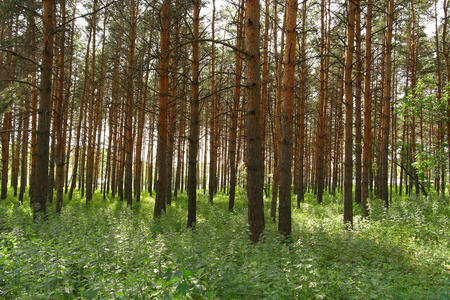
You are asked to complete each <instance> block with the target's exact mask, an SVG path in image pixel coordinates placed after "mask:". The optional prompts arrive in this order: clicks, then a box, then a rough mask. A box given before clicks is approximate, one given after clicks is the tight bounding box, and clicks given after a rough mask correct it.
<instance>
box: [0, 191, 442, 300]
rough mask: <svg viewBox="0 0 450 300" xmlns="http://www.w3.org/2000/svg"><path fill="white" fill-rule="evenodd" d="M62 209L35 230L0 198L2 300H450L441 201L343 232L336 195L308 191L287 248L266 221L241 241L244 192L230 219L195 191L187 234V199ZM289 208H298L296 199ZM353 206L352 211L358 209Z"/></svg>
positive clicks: (23, 212)
mask: <svg viewBox="0 0 450 300" xmlns="http://www.w3.org/2000/svg"><path fill="white" fill-rule="evenodd" d="M76 196H77V197H78V198H75V199H74V200H73V201H72V202H70V203H69V202H67V200H66V202H65V205H64V209H63V212H62V214H61V215H58V214H56V213H54V212H53V211H54V210H52V209H50V211H51V212H50V215H49V219H48V221H46V222H42V221H39V222H36V223H33V221H32V217H31V210H30V208H29V203H27V202H25V205H23V206H19V205H18V203H17V200H16V199H14V198H9V199H7V200H4V201H2V202H0V298H4V299H448V298H449V297H450V223H449V216H450V208H449V206H448V203H446V201H445V200H443V199H440V198H438V197H436V198H433V199H430V198H424V197H414V198H396V199H394V203H393V205H392V207H391V208H390V209H389V211H385V209H384V208H383V206H382V204H381V202H380V201H378V200H372V201H371V202H370V212H371V217H370V218H369V219H362V218H360V217H358V216H357V217H356V218H355V224H354V226H355V229H354V230H353V231H350V232H349V231H346V230H343V229H342V199H341V198H333V197H331V196H326V197H325V199H324V203H323V204H322V205H319V204H317V202H316V201H315V199H314V198H313V196H312V195H309V194H308V195H306V201H305V203H302V206H301V208H300V209H294V208H293V233H292V242H291V243H285V242H284V241H283V240H282V239H281V237H280V236H279V235H278V234H277V230H276V224H275V223H273V222H271V221H269V217H268V215H269V211H268V208H269V207H270V206H269V202H268V201H270V199H266V201H267V202H266V203H265V205H266V212H267V217H266V220H267V221H266V231H265V233H264V235H263V238H262V240H261V242H259V243H257V244H251V243H250V241H249V239H248V234H249V232H248V228H247V210H246V199H245V195H244V194H242V193H240V194H238V195H237V202H236V208H235V211H234V212H229V211H228V210H227V200H228V198H227V196H226V195H223V194H220V193H219V194H218V196H217V198H216V199H215V202H214V205H211V204H209V203H208V199H207V196H203V195H200V194H199V197H198V202H199V203H198V222H197V224H196V227H195V228H194V229H188V228H186V212H187V198H186V195H184V194H182V195H180V196H179V197H178V199H176V200H175V201H174V202H173V204H172V206H170V207H168V209H167V212H166V213H165V214H164V215H163V216H162V217H161V218H160V219H158V220H154V219H153V217H152V216H153V200H154V199H153V198H151V197H149V196H148V194H144V195H143V197H142V198H143V200H142V201H141V202H140V203H137V204H134V205H133V208H132V209H129V208H127V206H126V203H125V202H121V201H118V200H117V199H110V198H107V199H105V200H103V197H102V195H101V194H96V195H95V197H94V200H93V201H92V202H91V203H89V204H88V205H86V204H85V203H84V202H83V201H81V200H80V199H79V196H78V194H76ZM293 204H294V203H293ZM355 208H356V209H358V207H357V206H355Z"/></svg>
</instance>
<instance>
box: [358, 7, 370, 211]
mask: <svg viewBox="0 0 450 300" xmlns="http://www.w3.org/2000/svg"><path fill="white" fill-rule="evenodd" d="M372 6H373V4H372V0H368V1H367V12H366V49H365V62H364V63H365V67H364V69H365V74H364V137H363V139H364V147H363V159H362V184H361V214H362V216H363V217H368V216H369V211H368V207H367V199H368V198H369V170H370V168H371V149H372V148H371V147H372V91H371V86H370V84H371V67H372V64H371V60H372Z"/></svg>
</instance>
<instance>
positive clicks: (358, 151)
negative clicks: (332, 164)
mask: <svg viewBox="0 0 450 300" xmlns="http://www.w3.org/2000/svg"><path fill="white" fill-rule="evenodd" d="M355 42H356V45H355V72H356V78H355V202H356V203H358V204H361V177H362V162H361V159H362V157H361V156H362V144H361V140H362V139H361V125H362V122H361V92H362V79H363V73H362V64H363V61H362V58H361V0H357V1H356V15H355Z"/></svg>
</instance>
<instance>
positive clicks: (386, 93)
mask: <svg viewBox="0 0 450 300" xmlns="http://www.w3.org/2000/svg"><path fill="white" fill-rule="evenodd" d="M393 18H394V0H388V2H387V14H386V32H385V41H384V52H385V55H384V66H385V69H384V82H383V85H384V86H383V107H382V112H381V132H382V135H381V152H380V183H379V187H380V193H379V194H380V199H382V200H383V205H384V206H385V207H386V208H388V207H389V191H388V154H389V153H388V152H389V127H390V122H389V120H390V115H391V75H392V74H391V67H392V58H391V56H392V54H391V53H392V31H393V23H394V22H393V21H394V19H393Z"/></svg>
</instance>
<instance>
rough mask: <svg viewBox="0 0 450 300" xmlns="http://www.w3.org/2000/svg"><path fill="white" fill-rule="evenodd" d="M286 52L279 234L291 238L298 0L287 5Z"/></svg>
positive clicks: (290, 0)
mask: <svg viewBox="0 0 450 300" xmlns="http://www.w3.org/2000/svg"><path fill="white" fill-rule="evenodd" d="M287 5H288V6H287V10H286V14H287V20H286V49H285V51H284V60H283V62H284V77H283V104H282V111H281V131H282V140H281V155H280V205H279V210H278V214H279V215H278V231H279V232H280V233H281V234H283V235H286V236H288V235H290V234H291V231H292V225H291V184H292V149H293V117H294V86H295V46H296V40H297V32H296V30H295V29H296V25H297V6H298V4H297V0H289V1H288V3H287Z"/></svg>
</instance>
